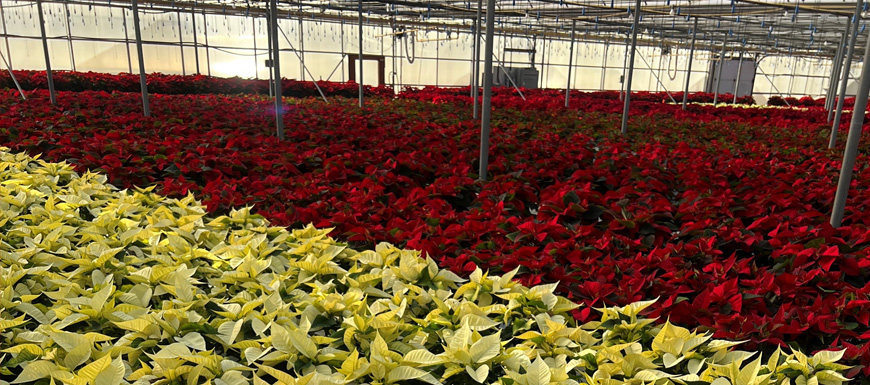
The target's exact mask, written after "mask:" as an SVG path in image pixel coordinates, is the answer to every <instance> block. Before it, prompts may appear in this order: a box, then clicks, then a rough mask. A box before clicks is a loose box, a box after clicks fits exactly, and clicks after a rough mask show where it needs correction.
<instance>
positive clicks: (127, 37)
mask: <svg viewBox="0 0 870 385" xmlns="http://www.w3.org/2000/svg"><path fill="white" fill-rule="evenodd" d="M121 14H122V15H123V16H124V19H123V21H124V47H126V48H127V73H128V74H132V73H133V55H132V54H130V34H129V33H128V32H127V8H121Z"/></svg>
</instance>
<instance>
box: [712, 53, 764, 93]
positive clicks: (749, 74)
mask: <svg viewBox="0 0 870 385" xmlns="http://www.w3.org/2000/svg"><path fill="white" fill-rule="evenodd" d="M718 67H719V60H713V61H711V62H710V67H709V72H708V75H707V84H706V87H705V88H706V89H705V91H706V92H714V90H715V89H716V83H717V82H718V81H719V68H718ZM738 68H739V69H740V74H738V73H737V70H738ZM738 77H739V78H740V84H739V89H738V90H737V96H738V97H741V96H746V95H752V90H753V86H754V85H755V60H752V59H748V58H744V59H743V64H741V63H740V60H739V59H726V60H723V61H722V82H721V83H720V84H719V93H720V94H733V93H734V86H735V85H737V78H738Z"/></svg>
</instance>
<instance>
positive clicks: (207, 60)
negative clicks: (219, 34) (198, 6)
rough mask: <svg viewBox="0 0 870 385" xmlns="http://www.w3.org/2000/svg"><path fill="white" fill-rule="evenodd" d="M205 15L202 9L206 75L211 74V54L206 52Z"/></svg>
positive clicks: (206, 24) (206, 27) (206, 28)
mask: <svg viewBox="0 0 870 385" xmlns="http://www.w3.org/2000/svg"><path fill="white" fill-rule="evenodd" d="M206 17H207V16H206V15H205V10H202V32H203V33H204V34H205V67H206V68H205V70H206V71H207V73H208V76H211V55H210V54H209V52H208V19H207V18H206ZM276 40H277V39H276Z"/></svg>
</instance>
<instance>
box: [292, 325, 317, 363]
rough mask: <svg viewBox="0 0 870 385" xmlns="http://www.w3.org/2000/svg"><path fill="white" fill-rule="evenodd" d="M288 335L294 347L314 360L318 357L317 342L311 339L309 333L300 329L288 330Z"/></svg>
mask: <svg viewBox="0 0 870 385" xmlns="http://www.w3.org/2000/svg"><path fill="white" fill-rule="evenodd" d="M288 336H289V337H290V343H292V344H293V347H295V348H296V350H298V351H299V352H300V353H302V354H303V355H305V357H308V358H309V359H312V360H313V359H315V358H316V357H317V344H315V343H314V342H313V341H312V340H311V337H309V336H308V334H307V333H303V332H301V331H299V330H288Z"/></svg>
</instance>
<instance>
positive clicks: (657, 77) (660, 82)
mask: <svg viewBox="0 0 870 385" xmlns="http://www.w3.org/2000/svg"><path fill="white" fill-rule="evenodd" d="M637 57H639V58H640V60H641V61H643V64H644V65H646V68H649V72H650V73H651V74H652V75H653V77H654V78H655V79H656V82H657V83H656V84H657V85H658V86H661V87H662V89H663V90H665V93H666V94H667V95H668V98H669V99H671V103H674V104H677V100H676V99H674V96H673V95H671V92H670V91H668V88H667V87H665V84H664V83H662V80H661V78H659V74H657V73H656V71H655V70H653V68H652V66H651V65H649V62H648V61H646V59H645V58H644V57H643V54H642V53H640V52H638V54H637ZM659 69H661V63H659Z"/></svg>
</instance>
